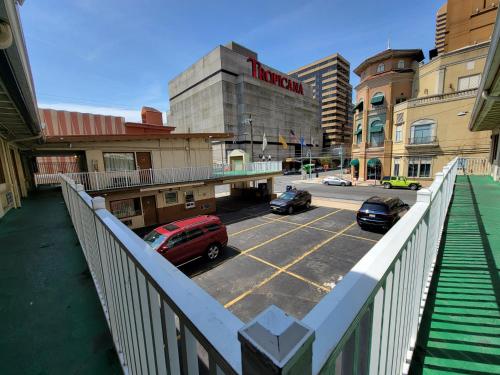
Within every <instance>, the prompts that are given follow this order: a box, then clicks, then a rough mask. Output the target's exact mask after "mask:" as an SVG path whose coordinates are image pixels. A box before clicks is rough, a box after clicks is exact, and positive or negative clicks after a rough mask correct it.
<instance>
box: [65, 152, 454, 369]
mask: <svg viewBox="0 0 500 375" xmlns="http://www.w3.org/2000/svg"><path fill="white" fill-rule="evenodd" d="M463 163H464V162H463V160H462V161H460V160H459V159H458V158H456V159H454V160H453V161H452V162H450V163H449V164H448V165H447V166H446V167H445V168H444V170H443V172H440V173H437V174H436V177H435V180H434V182H433V183H432V185H431V186H430V188H429V189H422V190H420V191H419V192H418V195H417V202H416V203H415V205H414V206H413V207H412V208H411V209H410V210H409V212H408V213H407V214H406V215H405V216H404V217H403V218H402V219H401V220H400V221H399V222H398V223H397V224H396V225H395V226H394V227H393V228H392V229H391V230H390V231H389V232H388V233H387V234H386V235H385V236H384V237H383V238H382V239H381V240H380V241H379V242H378V243H377V244H376V245H375V246H374V247H373V248H372V249H371V250H370V251H369V252H368V253H367V254H366V255H365V256H364V257H363V258H362V259H361V260H360V261H359V262H358V263H357V264H356V265H355V266H354V268H353V269H352V270H351V271H350V272H349V273H348V274H347V275H346V276H345V277H344V279H343V280H342V282H340V283H339V284H338V285H337V286H336V287H335V288H334V289H333V291H332V292H330V293H329V294H327V295H326V296H325V297H324V298H323V299H322V300H321V301H320V302H319V303H318V304H317V305H316V306H315V307H314V308H313V309H312V310H311V311H310V312H309V313H308V314H307V315H306V316H305V317H304V319H302V320H300V321H299V320H296V319H293V318H291V317H289V316H286V315H285V314H284V313H282V312H281V310H279V309H278V308H276V307H270V308H268V309H267V310H266V311H265V312H264V313H262V314H260V315H259V316H258V317H257V318H256V319H255V320H254V321H252V322H251V323H249V324H247V325H244V324H243V323H242V322H241V321H240V320H239V319H238V318H236V317H235V316H234V315H233V314H232V313H230V312H229V311H227V310H225V309H224V308H223V307H222V306H221V305H220V304H219V303H218V302H217V301H215V300H214V299H213V298H212V297H210V296H209V295H208V294H206V293H205V292H204V291H203V290H202V289H200V288H199V287H198V286H196V285H195V284H194V283H193V282H192V281H191V280H190V279H189V278H187V277H186V276H184V275H183V274H182V273H181V272H180V271H178V270H177V269H176V268H175V267H173V266H172V265H171V264H170V263H169V262H166V261H164V259H163V258H162V257H161V256H160V255H159V254H157V253H155V252H154V251H152V250H151V249H150V248H149V247H148V246H147V245H146V244H145V243H144V242H143V241H142V240H141V239H140V238H139V237H137V236H136V235H135V234H134V233H133V232H131V231H130V230H129V229H128V228H127V227H125V226H124V225H123V224H122V223H121V222H120V221H119V220H118V219H116V218H115V217H114V216H113V215H112V214H111V213H109V212H108V211H107V210H105V209H104V199H103V198H99V197H97V198H93V199H92V198H90V197H89V196H88V195H87V194H86V193H85V192H84V191H83V186H82V185H75V184H74V181H72V180H71V179H70V178H68V177H67V176H61V178H62V183H61V186H62V190H63V195H64V199H65V202H66V205H67V207H68V210H69V213H70V215H71V218H72V221H73V224H74V227H75V230H76V232H77V234H78V238H79V240H80V243H81V245H82V248H83V252H84V254H85V257H86V259H87V263H88V264H89V268H90V270H91V273H92V276H93V278H94V283H95V285H96V288H97V290H98V294H99V297H100V299H101V303H102V306H103V309H104V312H105V314H106V318H107V321H108V324H109V327H110V330H111V334H112V336H113V340H114V342H115V346H116V349H117V351H118V354H119V356H120V360H121V361H122V365H123V367H124V370H125V372H126V373H128V372H130V373H134V374H135V373H139V374H140V373H159V374H165V373H169V374H179V373H181V371H182V372H183V373H187V374H197V373H199V372H200V371H201V370H202V366H203V367H206V368H207V370H208V371H209V372H210V374H221V373H226V374H232V373H238V374H240V373H243V374H251V373H259V374H264V375H265V374H271V373H277V372H279V371H278V370H276V369H277V368H278V369H281V370H283V369H284V368H285V367H286V369H287V371H290V373H300V374H302V373H304V374H310V373H313V374H318V373H332V374H333V373H334V374H337V375H338V374H346V375H347V374H349V375H350V374H368V373H369V374H381V375H385V374H401V373H403V372H405V371H406V370H407V367H408V360H409V359H410V358H411V353H412V350H413V347H414V344H415V341H416V337H417V331H418V327H419V324H420V319H421V312H422V308H423V306H424V304H425V300H426V296H427V290H428V287H429V285H430V278H431V276H432V272H433V269H434V262H435V259H436V255H437V251H438V248H439V243H440V238H441V233H442V230H443V227H444V222H445V218H446V214H447V210H448V205H449V202H450V200H451V197H452V194H453V186H454V181H455V177H456V174H457V172H458V169H459V165H462V164H463ZM178 336H179V337H178ZM177 340H179V344H178V342H177ZM202 372H203V371H202Z"/></svg>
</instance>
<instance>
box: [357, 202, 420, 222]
mask: <svg viewBox="0 0 500 375" xmlns="http://www.w3.org/2000/svg"><path fill="white" fill-rule="evenodd" d="M409 209H410V206H409V205H407V204H406V203H404V202H403V201H402V200H401V199H399V198H382V197H371V198H369V199H367V200H366V201H364V202H363V205H362V206H361V208H360V209H359V211H358V214H357V215H356V221H357V222H358V225H359V226H360V227H361V228H362V229H364V228H366V227H377V228H381V229H383V230H387V229H389V228H391V227H392V226H393V225H394V224H395V223H396V222H397V221H398V220H399V219H400V218H402V217H403V215H404V214H405V213H406V212H408V210H409Z"/></svg>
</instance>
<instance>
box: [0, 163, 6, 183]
mask: <svg viewBox="0 0 500 375" xmlns="http://www.w3.org/2000/svg"><path fill="white" fill-rule="evenodd" d="M4 183H5V174H4V173H3V163H2V159H0V184H4Z"/></svg>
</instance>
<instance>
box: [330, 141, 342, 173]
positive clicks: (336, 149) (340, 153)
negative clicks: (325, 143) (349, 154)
mask: <svg viewBox="0 0 500 375" xmlns="http://www.w3.org/2000/svg"><path fill="white" fill-rule="evenodd" d="M332 151H337V155H340V178H344V146H343V145H341V146H340V147H336V148H333V149H332Z"/></svg>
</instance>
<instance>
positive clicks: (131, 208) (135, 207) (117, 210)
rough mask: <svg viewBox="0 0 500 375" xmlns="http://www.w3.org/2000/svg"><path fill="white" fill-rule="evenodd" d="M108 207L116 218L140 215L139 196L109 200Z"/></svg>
mask: <svg viewBox="0 0 500 375" xmlns="http://www.w3.org/2000/svg"><path fill="white" fill-rule="evenodd" d="M109 208H110V211H111V213H112V214H113V215H115V216H116V217H117V218H118V219H123V218H126V217H131V216H138V215H142V210H141V200H140V198H130V199H121V200H119V201H111V202H109Z"/></svg>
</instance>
